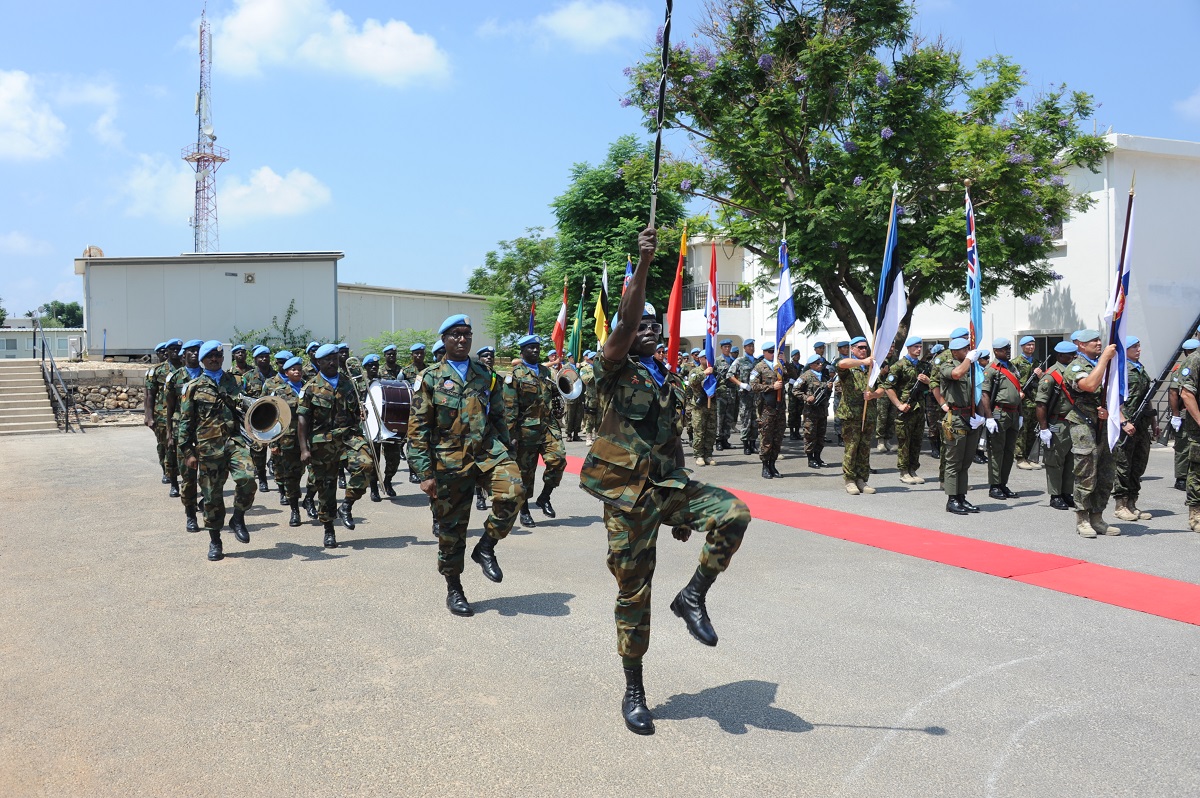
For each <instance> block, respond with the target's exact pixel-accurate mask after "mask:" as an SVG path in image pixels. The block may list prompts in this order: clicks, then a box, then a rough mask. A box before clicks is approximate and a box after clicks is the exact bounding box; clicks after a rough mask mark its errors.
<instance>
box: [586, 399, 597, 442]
mask: <svg viewBox="0 0 1200 798" xmlns="http://www.w3.org/2000/svg"><path fill="white" fill-rule="evenodd" d="M598 412H599V411H598V410H597V409H596V405H594V404H590V405H585V406H584V408H583V433H584V434H585V435H593V434H595V432H596V413H598Z"/></svg>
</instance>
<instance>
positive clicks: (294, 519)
mask: <svg viewBox="0 0 1200 798" xmlns="http://www.w3.org/2000/svg"><path fill="white" fill-rule="evenodd" d="M288 526H300V502H299V501H295V500H293V501H292V514H291V517H289V518H288Z"/></svg>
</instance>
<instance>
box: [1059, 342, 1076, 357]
mask: <svg viewBox="0 0 1200 798" xmlns="http://www.w3.org/2000/svg"><path fill="white" fill-rule="evenodd" d="M1054 351H1055V352H1058V353H1059V354H1060V355H1073V354H1075V353H1076V352H1078V351H1079V347H1077V346H1075V344H1073V343H1071V342H1070V341H1059V342H1058V343H1056V344H1055V345H1054Z"/></svg>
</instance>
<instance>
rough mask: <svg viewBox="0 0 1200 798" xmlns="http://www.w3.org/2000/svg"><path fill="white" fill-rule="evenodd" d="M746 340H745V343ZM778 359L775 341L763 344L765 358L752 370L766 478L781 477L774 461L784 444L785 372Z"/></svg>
mask: <svg viewBox="0 0 1200 798" xmlns="http://www.w3.org/2000/svg"><path fill="white" fill-rule="evenodd" d="M745 346H746V344H743V347H745ZM779 369H780V367H779V366H778V365H777V364H776V363H775V342H774V341H767V342H766V343H765V344H763V356H762V360H759V361H758V362H757V363H755V364H754V369H753V371H751V372H750V374H749V382H750V395H751V396H752V397H754V398H755V399H756V400H757V401H758V413H759V418H758V423H757V427H758V431H760V432H761V433H762V446H761V447H760V455H759V456H760V458H761V459H762V464H763V466H762V476H763V479H774V478H775V477H781V476H783V474H780V473H779V469H777V468H776V467H775V461H776V460H778V459H779V449H780V447H781V446H782V445H783V374H781V373H780V370H779Z"/></svg>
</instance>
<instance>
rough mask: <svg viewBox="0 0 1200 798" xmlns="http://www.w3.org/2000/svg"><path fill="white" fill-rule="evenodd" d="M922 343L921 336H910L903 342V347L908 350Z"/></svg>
mask: <svg viewBox="0 0 1200 798" xmlns="http://www.w3.org/2000/svg"><path fill="white" fill-rule="evenodd" d="M923 343H925V339H924V338H922V337H921V336H919V335H910V336H908V339H907V340H905V342H904V346H905V348H908V347H910V346H916V345H917V344H923Z"/></svg>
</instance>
